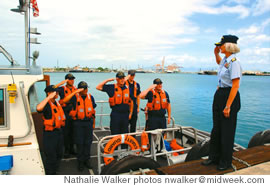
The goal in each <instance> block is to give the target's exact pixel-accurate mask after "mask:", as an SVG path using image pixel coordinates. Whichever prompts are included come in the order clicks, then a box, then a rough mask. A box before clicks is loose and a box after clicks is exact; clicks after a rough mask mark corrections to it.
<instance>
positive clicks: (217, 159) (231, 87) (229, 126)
mask: <svg viewBox="0 0 270 185" xmlns="http://www.w3.org/2000/svg"><path fill="white" fill-rule="evenodd" d="M237 40H238V37H237V36H235V35H224V36H223V37H222V38H221V41H220V42H218V43H216V44H215V45H216V47H215V50H214V54H215V57H216V62H217V64H218V65H219V69H218V88H217V90H216V93H215V96H214V101H213V129H212V132H211V140H210V153H209V159H208V160H206V161H203V162H202V164H203V165H210V164H218V166H217V169H218V170H226V169H228V168H230V167H231V164H232V153H233V145H234V137H235V130H236V122H237V113H238V111H239V110H240V94H239V92H238V89H239V86H240V79H241V77H242V69H241V65H240V63H239V60H238V59H236V55H235V54H236V53H238V52H239V51H240V49H239V47H238V46H237ZM220 52H221V53H223V54H224V55H225V57H224V58H223V59H221V57H220V56H219V53H220Z"/></svg>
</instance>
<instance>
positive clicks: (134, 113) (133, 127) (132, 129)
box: [129, 99, 138, 132]
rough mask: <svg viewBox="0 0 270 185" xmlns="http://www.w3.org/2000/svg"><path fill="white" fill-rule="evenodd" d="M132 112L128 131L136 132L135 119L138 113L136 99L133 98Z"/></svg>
mask: <svg viewBox="0 0 270 185" xmlns="http://www.w3.org/2000/svg"><path fill="white" fill-rule="evenodd" d="M133 105H134V107H133V113H132V116H131V119H130V120H129V126H130V128H129V130H130V132H136V123H137V119H138V113H137V107H138V105H137V99H136V100H135V101H134V100H133Z"/></svg>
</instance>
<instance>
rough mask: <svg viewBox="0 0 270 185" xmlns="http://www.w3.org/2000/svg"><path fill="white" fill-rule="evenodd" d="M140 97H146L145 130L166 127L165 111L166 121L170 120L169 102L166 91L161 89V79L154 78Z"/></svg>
mask: <svg viewBox="0 0 270 185" xmlns="http://www.w3.org/2000/svg"><path fill="white" fill-rule="evenodd" d="M140 98H141V99H147V100H148V103H147V104H146V108H147V110H148V121H147V130H155V129H159V128H167V123H166V117H165V114H166V111H167V113H168V119H167V122H168V124H170V122H171V104H170V98H169V95H168V93H167V92H166V91H164V90H163V89H162V81H161V80H160V79H159V78H156V79H155V80H154V81H153V85H151V86H150V87H149V88H148V89H146V90H144V91H143V92H142V93H141V94H140Z"/></svg>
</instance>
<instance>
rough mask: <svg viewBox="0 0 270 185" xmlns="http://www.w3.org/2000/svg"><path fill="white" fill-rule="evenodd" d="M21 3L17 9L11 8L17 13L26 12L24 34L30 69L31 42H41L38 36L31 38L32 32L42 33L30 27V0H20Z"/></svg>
mask: <svg viewBox="0 0 270 185" xmlns="http://www.w3.org/2000/svg"><path fill="white" fill-rule="evenodd" d="M19 3H20V5H19V6H18V8H17V9H11V11H13V12H17V13H24V35H25V67H26V68H27V69H28V70H29V69H30V57H29V51H30V43H32V44H40V43H39V42H37V38H32V39H31V38H30V33H31V34H36V35H40V33H38V32H37V29H36V28H30V27H29V22H30V20H29V10H30V0H19Z"/></svg>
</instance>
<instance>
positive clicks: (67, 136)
mask: <svg viewBox="0 0 270 185" xmlns="http://www.w3.org/2000/svg"><path fill="white" fill-rule="evenodd" d="M65 116H66V121H65V126H64V127H63V128H64V130H63V131H64V146H65V153H66V154H70V153H72V152H74V151H73V150H74V148H73V119H72V118H71V117H70V116H69V112H66V111H65Z"/></svg>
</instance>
